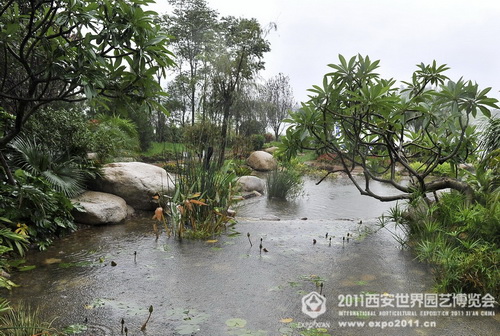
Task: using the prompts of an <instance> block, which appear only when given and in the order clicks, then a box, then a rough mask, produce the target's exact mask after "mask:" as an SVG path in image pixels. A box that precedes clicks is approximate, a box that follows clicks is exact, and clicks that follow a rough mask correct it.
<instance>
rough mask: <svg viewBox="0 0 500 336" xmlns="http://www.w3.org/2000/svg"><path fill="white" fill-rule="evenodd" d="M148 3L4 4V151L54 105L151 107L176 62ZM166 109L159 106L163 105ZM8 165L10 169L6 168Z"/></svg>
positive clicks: (0, 21)
mask: <svg viewBox="0 0 500 336" xmlns="http://www.w3.org/2000/svg"><path fill="white" fill-rule="evenodd" d="M152 2H153V1H150V0H116V1H110V0H71V1H68V0H45V1H39V0H8V1H4V2H3V3H2V4H1V5H0V113H1V114H0V127H1V129H0V153H1V151H2V150H3V149H5V147H6V145H7V144H8V143H9V142H10V141H11V140H12V139H13V138H14V137H15V136H16V135H17V134H19V133H20V132H21V130H22V128H23V125H24V124H25V123H26V121H27V120H28V118H30V117H32V116H33V115H35V114H36V112H37V111H38V110H39V109H40V108H41V107H42V106H44V105H48V104H50V103H53V102H58V101H64V102H76V101H82V100H85V99H92V100H95V101H99V102H100V103H101V104H104V105H111V103H114V102H116V100H117V99H118V100H119V101H122V102H123V101H127V102H128V103H138V104H140V105H141V106H150V107H151V106H153V105H155V104H156V103H157V100H156V99H155V97H156V96H157V95H161V94H162V89H161V87H160V85H159V83H158V81H157V80H156V77H155V76H156V75H157V74H161V75H165V69H166V68H167V67H169V66H171V65H172V64H173V61H172V59H171V53H170V52H169V51H168V50H167V42H168V38H167V35H166V34H165V33H164V32H163V31H162V29H161V27H160V26H159V25H157V24H155V21H154V18H155V16H156V13H155V12H151V11H145V10H144V9H143V6H144V5H147V4H148V3H152ZM158 108H161V106H158ZM4 168H5V166H4Z"/></svg>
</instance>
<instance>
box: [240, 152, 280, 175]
mask: <svg viewBox="0 0 500 336" xmlns="http://www.w3.org/2000/svg"><path fill="white" fill-rule="evenodd" d="M247 164H248V165H249V166H250V167H252V169H255V170H259V171H269V170H273V169H276V167H277V166H278V162H277V161H276V159H275V158H274V156H272V155H271V154H269V153H267V152H264V151H255V152H253V153H252V154H250V156H249V157H248V159H247Z"/></svg>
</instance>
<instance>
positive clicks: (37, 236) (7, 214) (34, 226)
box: [0, 169, 76, 249]
mask: <svg viewBox="0 0 500 336" xmlns="http://www.w3.org/2000/svg"><path fill="white" fill-rule="evenodd" d="M14 175H15V177H16V179H17V181H18V183H19V185H15V186H12V185H10V184H7V183H3V184H2V185H1V188H0V218H4V219H8V221H6V220H3V221H2V222H0V224H1V225H2V226H3V227H4V228H6V229H9V230H11V231H15V230H19V232H22V233H24V236H25V238H26V239H29V241H30V242H33V243H36V244H37V245H38V247H39V248H40V249H45V248H46V247H47V246H48V245H50V243H51V242H52V239H53V238H54V236H57V235H60V234H63V233H64V232H69V231H72V230H75V229H76V226H75V224H74V222H73V216H72V215H71V210H72V209H73V207H74V206H73V204H72V203H71V201H70V200H69V199H68V198H67V197H66V196H65V195H64V194H62V193H60V192H56V191H54V190H53V189H52V187H51V186H50V184H49V183H48V182H47V181H46V180H45V179H43V178H42V177H36V176H33V175H31V174H30V173H28V172H26V171H24V170H21V169H18V170H16V171H15V174H14ZM18 223H19V224H20V226H19V227H18V226H17V224H18ZM13 247H14V246H13Z"/></svg>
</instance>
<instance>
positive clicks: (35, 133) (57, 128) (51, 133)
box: [24, 103, 94, 157]
mask: <svg viewBox="0 0 500 336" xmlns="http://www.w3.org/2000/svg"><path fill="white" fill-rule="evenodd" d="M24 133H25V134H29V135H30V138H32V139H36V141H37V142H38V143H40V144H43V145H44V147H46V148H47V149H48V150H49V151H50V152H53V153H57V154H59V155H64V156H66V157H74V156H80V157H85V156H86V155H87V153H88V152H90V151H91V148H92V145H93V142H94V137H93V135H92V133H91V131H90V129H89V127H88V121H87V120H86V118H85V117H84V107H83V106H82V105H81V104H69V103H68V104H53V105H51V106H48V107H45V108H44V109H42V110H40V111H39V112H38V113H37V114H35V115H34V116H33V117H32V118H30V119H29V121H28V122H27V124H26V126H25V131H24Z"/></svg>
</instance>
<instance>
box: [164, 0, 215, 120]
mask: <svg viewBox="0 0 500 336" xmlns="http://www.w3.org/2000/svg"><path fill="white" fill-rule="evenodd" d="M169 3H170V4H171V5H173V6H174V10H173V15H170V16H168V15H165V16H164V17H163V21H164V23H165V25H166V27H167V31H168V32H169V34H170V35H172V43H173V46H174V50H175V52H176V55H177V65H178V70H179V74H178V79H177V82H178V84H182V87H180V88H182V89H183V91H185V95H186V96H187V97H188V102H186V105H185V109H187V106H189V108H190V111H191V125H193V124H194V121H195V113H196V107H197V105H198V104H197V98H198V92H197V91H198V90H197V89H198V86H199V85H200V82H202V80H203V77H202V76H201V75H200V73H201V72H203V71H202V70H203V68H204V65H205V64H206V59H205V54H206V53H207V50H209V49H210V45H211V43H212V42H211V41H212V40H213V38H214V34H215V27H216V24H217V15H218V14H217V12H216V11H214V10H212V9H210V8H208V6H207V4H206V1H205V0H188V1H186V0H169ZM186 64H187V66H186Z"/></svg>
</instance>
